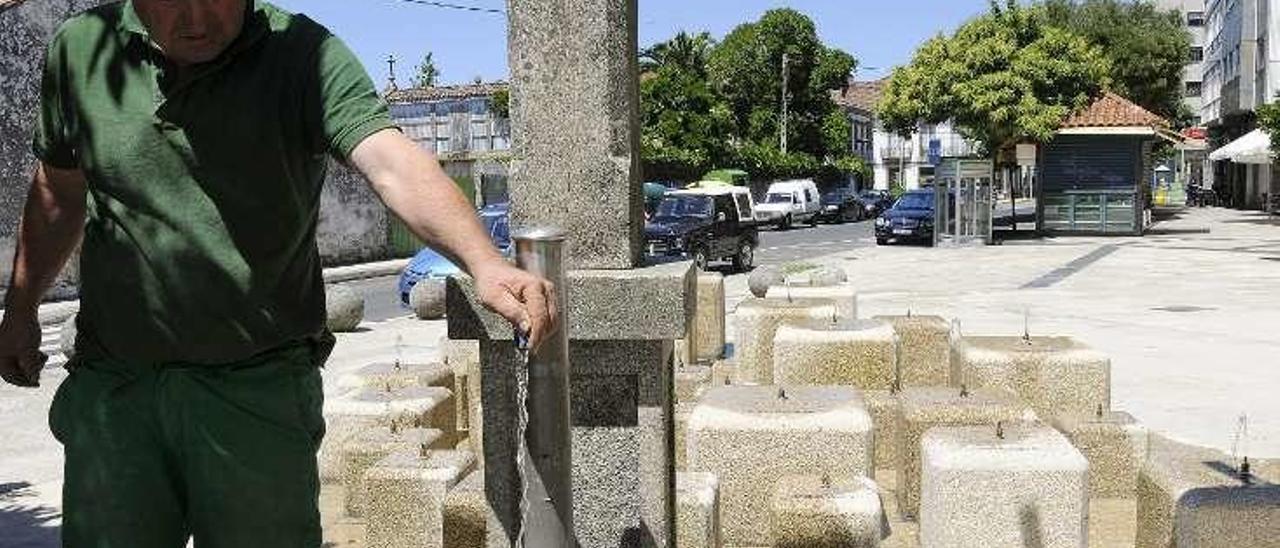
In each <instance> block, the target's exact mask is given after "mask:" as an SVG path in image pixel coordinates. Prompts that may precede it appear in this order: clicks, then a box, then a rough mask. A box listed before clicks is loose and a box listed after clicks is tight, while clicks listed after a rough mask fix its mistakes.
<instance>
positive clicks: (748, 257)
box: [733, 240, 756, 272]
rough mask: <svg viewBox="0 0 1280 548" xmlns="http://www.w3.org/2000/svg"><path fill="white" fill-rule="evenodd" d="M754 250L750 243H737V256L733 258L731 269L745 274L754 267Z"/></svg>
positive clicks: (744, 241) (745, 241)
mask: <svg viewBox="0 0 1280 548" xmlns="http://www.w3.org/2000/svg"><path fill="white" fill-rule="evenodd" d="M755 260H756V250H755V247H754V246H752V245H751V242H749V241H747V240H743V241H741V242H738V254H737V255H734V256H733V267H734V268H735V269H737V270H738V272H746V271H748V270H751V267H753V266H755Z"/></svg>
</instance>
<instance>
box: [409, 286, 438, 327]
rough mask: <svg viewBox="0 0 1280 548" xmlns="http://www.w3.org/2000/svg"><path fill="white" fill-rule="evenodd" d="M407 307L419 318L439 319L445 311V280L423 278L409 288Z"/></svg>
mask: <svg viewBox="0 0 1280 548" xmlns="http://www.w3.org/2000/svg"><path fill="white" fill-rule="evenodd" d="M409 307H410V308H412V309H413V314H414V315H415V316H417V317H418V319H419V320H439V319H441V318H444V313H445V281H444V280H441V279H438V278H423V279H421V280H418V283H416V284H413V289H411V290H409Z"/></svg>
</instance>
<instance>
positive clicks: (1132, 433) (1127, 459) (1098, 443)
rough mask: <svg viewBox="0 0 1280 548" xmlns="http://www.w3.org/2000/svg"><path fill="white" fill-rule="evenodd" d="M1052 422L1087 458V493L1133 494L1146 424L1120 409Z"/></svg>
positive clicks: (1144, 447)
mask: <svg viewBox="0 0 1280 548" xmlns="http://www.w3.org/2000/svg"><path fill="white" fill-rule="evenodd" d="M1053 425H1054V427H1056V428H1057V429H1058V430H1059V431H1061V432H1062V433H1063V434H1065V435H1066V436H1067V439H1068V440H1071V444H1072V445H1074V446H1075V447H1076V449H1079V450H1080V452H1081V453H1083V454H1084V456H1085V458H1087V459H1089V496H1091V497H1095V498H1124V499H1131V498H1133V497H1134V489H1135V485H1136V484H1137V481H1138V469H1139V468H1141V467H1142V462H1143V461H1144V460H1146V458H1147V454H1146V451H1147V436H1148V435H1149V433H1148V432H1147V428H1146V427H1145V426H1142V425H1141V424H1138V421H1137V420H1135V419H1134V418H1133V416H1132V415H1130V414H1128V413H1125V412H1123V411H1112V412H1110V413H1102V414H1101V415H1100V416H1099V415H1098V414H1094V415H1090V416H1087V417H1075V416H1068V417H1058V418H1057V419H1056V420H1054V421H1053Z"/></svg>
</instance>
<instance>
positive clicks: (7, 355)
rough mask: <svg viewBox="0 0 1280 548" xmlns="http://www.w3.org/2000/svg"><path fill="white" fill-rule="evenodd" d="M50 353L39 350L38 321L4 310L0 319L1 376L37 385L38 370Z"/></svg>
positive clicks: (11, 382)
mask: <svg viewBox="0 0 1280 548" xmlns="http://www.w3.org/2000/svg"><path fill="white" fill-rule="evenodd" d="M48 359H49V357H48V356H45V355H44V353H43V352H40V322H39V321H37V320H36V319H35V318H34V317H29V316H24V315H19V314H16V313H15V314H12V315H10V314H5V316H4V320H3V321H0V377H2V378H4V380H5V382H7V383H9V384H12V385H14V386H21V387H24V388H35V387H37V386H40V370H41V369H43V368H44V364H45V362H46V361H48Z"/></svg>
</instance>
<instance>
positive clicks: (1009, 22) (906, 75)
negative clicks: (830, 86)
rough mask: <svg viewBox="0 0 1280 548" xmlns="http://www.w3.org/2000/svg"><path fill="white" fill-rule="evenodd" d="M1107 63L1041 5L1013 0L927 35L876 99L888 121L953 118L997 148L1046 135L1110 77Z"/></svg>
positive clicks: (902, 123)
mask: <svg viewBox="0 0 1280 548" xmlns="http://www.w3.org/2000/svg"><path fill="white" fill-rule="evenodd" d="M1109 71H1110V64H1109V62H1108V60H1107V58H1106V57H1105V56H1104V55H1103V54H1102V52H1101V51H1100V50H1099V49H1098V48H1097V47H1095V46H1093V45H1092V44H1090V43H1089V42H1088V41H1087V40H1086V39H1084V38H1082V37H1080V36H1077V35H1075V34H1073V33H1071V32H1069V31H1066V30H1063V29H1061V28H1058V27H1054V26H1051V25H1048V24H1046V23H1045V19H1044V18H1043V17H1041V16H1040V15H1039V13H1038V9H1037V8H1027V7H1022V6H1019V5H1018V4H1017V3H1015V2H1014V0H1008V1H1007V3H1006V4H1004V5H1003V6H1001V5H999V4H997V3H995V2H994V1H993V2H992V8H991V12H990V13H988V14H986V15H983V16H980V17H978V18H975V19H973V20H970V21H969V22H967V23H965V24H964V25H963V26H961V27H960V28H959V29H957V30H956V32H955V34H953V35H952V36H938V37H935V38H933V39H930V40H929V41H927V42H925V44H924V45H922V46H921V47H920V49H919V50H917V52H916V54H915V57H914V58H913V59H912V61H911V63H910V64H908V65H907V66H904V67H900V68H898V69H895V70H894V72H893V74H892V76H891V77H890V80H889V82H888V85H887V86H886V87H885V93H884V96H883V97H882V99H881V102H880V104H879V106H878V114H879V117H880V120H881V121H882V122H883V123H884V124H885V126H886V127H887V128H889V129H890V130H893V131H897V132H899V133H903V134H906V133H910V132H911V131H913V130H914V129H915V127H916V125H917V124H918V123H919V122H926V123H940V122H943V121H945V120H948V119H950V120H953V121H954V122H955V124H956V125H957V126H958V127H959V128H960V130H961V131H962V132H963V133H964V134H965V135H966V136H967V137H969V138H972V139H975V140H978V141H980V142H982V143H983V144H984V145H985V146H986V147H987V148H988V149H989V150H991V151H994V150H997V149H999V148H1001V147H1003V146H1006V145H1008V144H1009V143H1012V142H1014V141H1016V140H1019V139H1025V138H1030V139H1035V140H1039V141H1044V140H1047V139H1049V137H1050V136H1052V135H1053V133H1054V132H1055V131H1056V130H1057V128H1058V124H1059V123H1061V121H1062V119H1063V118H1065V117H1066V116H1067V115H1068V114H1070V113H1071V112H1073V111H1075V110H1078V109H1080V108H1082V107H1084V106H1085V105H1086V104H1088V102H1089V100H1090V99H1091V98H1092V97H1094V96H1096V95H1097V94H1098V93H1099V92H1100V91H1101V90H1102V89H1103V88H1104V87H1105V86H1106V85H1107V82H1108V76H1107V75H1108V73H1109Z"/></svg>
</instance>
